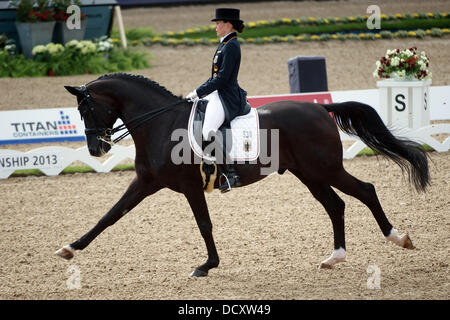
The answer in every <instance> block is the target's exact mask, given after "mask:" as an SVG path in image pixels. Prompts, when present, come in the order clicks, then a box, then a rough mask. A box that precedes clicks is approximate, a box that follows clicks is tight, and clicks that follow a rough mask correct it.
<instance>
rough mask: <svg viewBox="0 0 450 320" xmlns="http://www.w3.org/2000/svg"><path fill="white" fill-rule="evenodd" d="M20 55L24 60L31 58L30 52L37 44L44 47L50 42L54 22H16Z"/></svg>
mask: <svg viewBox="0 0 450 320" xmlns="http://www.w3.org/2000/svg"><path fill="white" fill-rule="evenodd" d="M15 24H16V29H17V33H18V34H19V39H20V46H21V47H22V53H23V54H24V56H25V57H26V58H32V56H33V55H32V53H31V51H32V50H33V48H34V47H35V46H37V45H39V44H42V45H46V44H47V43H50V42H52V35H53V29H54V27H55V21H49V22H35V23H30V22H19V21H16V23H15Z"/></svg>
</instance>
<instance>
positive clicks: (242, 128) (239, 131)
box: [188, 102, 260, 161]
mask: <svg viewBox="0 0 450 320" xmlns="http://www.w3.org/2000/svg"><path fill="white" fill-rule="evenodd" d="M196 108H197V102H195V103H194V104H193V105H192V110H191V115H190V117H189V124H188V132H189V144H190V145H191V149H192V150H193V151H194V153H195V154H196V155H197V156H198V157H201V158H206V159H207V160H211V161H215V158H214V157H206V156H203V152H202V148H201V146H199V145H198V143H197V139H195V137H194V115H195V110H196ZM230 125H231V130H232V131H231V132H232V135H231V136H232V139H233V143H232V147H231V150H230V152H229V154H228V155H229V156H230V159H232V160H233V161H253V160H256V159H257V158H258V157H259V151H260V150H259V149H260V144H259V139H260V138H259V117H258V112H257V111H256V109H255V108H251V110H250V112H249V113H248V114H246V115H243V116H240V117H236V118H234V119H233V120H232V121H231V123H230ZM200 134H201V133H200ZM198 140H199V141H201V139H198Z"/></svg>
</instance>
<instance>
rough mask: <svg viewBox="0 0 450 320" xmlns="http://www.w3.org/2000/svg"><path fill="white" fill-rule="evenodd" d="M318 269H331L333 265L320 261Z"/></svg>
mask: <svg viewBox="0 0 450 320" xmlns="http://www.w3.org/2000/svg"><path fill="white" fill-rule="evenodd" d="M319 269H333V265H332V264H328V263H324V262H322V263H321V264H320V265H319Z"/></svg>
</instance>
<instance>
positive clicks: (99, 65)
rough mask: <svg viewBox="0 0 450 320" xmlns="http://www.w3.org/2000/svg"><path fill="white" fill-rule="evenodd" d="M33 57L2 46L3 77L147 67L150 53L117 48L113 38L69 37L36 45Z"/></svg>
mask: <svg viewBox="0 0 450 320" xmlns="http://www.w3.org/2000/svg"><path fill="white" fill-rule="evenodd" d="M33 57H34V58H33V59H26V58H25V57H24V56H23V55H18V54H16V53H15V51H12V50H10V49H9V50H6V49H3V50H0V77H14V78H16V77H42V76H47V75H49V76H66V75H77V74H88V73H91V74H102V73H108V72H118V71H131V70H135V69H143V68H148V67H149V63H148V57H147V54H145V53H141V52H136V51H135V50H132V49H131V50H130V49H128V50H123V49H119V48H115V47H113V45H112V41H110V40H104V41H99V42H97V43H94V42H91V41H80V42H78V41H76V40H73V41H70V42H68V43H67V44H66V46H62V45H60V44H53V43H50V44H47V45H46V46H43V45H41V46H36V47H35V48H33Z"/></svg>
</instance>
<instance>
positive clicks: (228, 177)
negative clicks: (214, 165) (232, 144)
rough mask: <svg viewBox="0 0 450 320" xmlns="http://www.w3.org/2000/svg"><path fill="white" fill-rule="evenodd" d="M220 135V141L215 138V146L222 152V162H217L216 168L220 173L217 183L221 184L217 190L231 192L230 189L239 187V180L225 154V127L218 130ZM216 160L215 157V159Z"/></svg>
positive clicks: (226, 153)
mask: <svg viewBox="0 0 450 320" xmlns="http://www.w3.org/2000/svg"><path fill="white" fill-rule="evenodd" d="M220 133H221V134H222V137H221V138H222V139H217V136H216V141H215V142H216V146H217V147H218V150H217V149H216V150H217V151H219V150H221V151H222V161H219V162H220V163H218V166H219V168H220V170H221V172H222V176H221V180H219V182H222V184H221V185H219V190H220V191H221V192H222V193H225V192H228V191H231V188H233V187H239V186H240V185H241V181H240V178H239V175H238V173H237V172H236V169H235V167H234V164H233V162H232V161H231V159H230V158H229V157H228V152H227V146H226V141H227V136H226V127H223V128H221V129H220ZM216 159H217V157H216ZM223 180H225V181H223Z"/></svg>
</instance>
